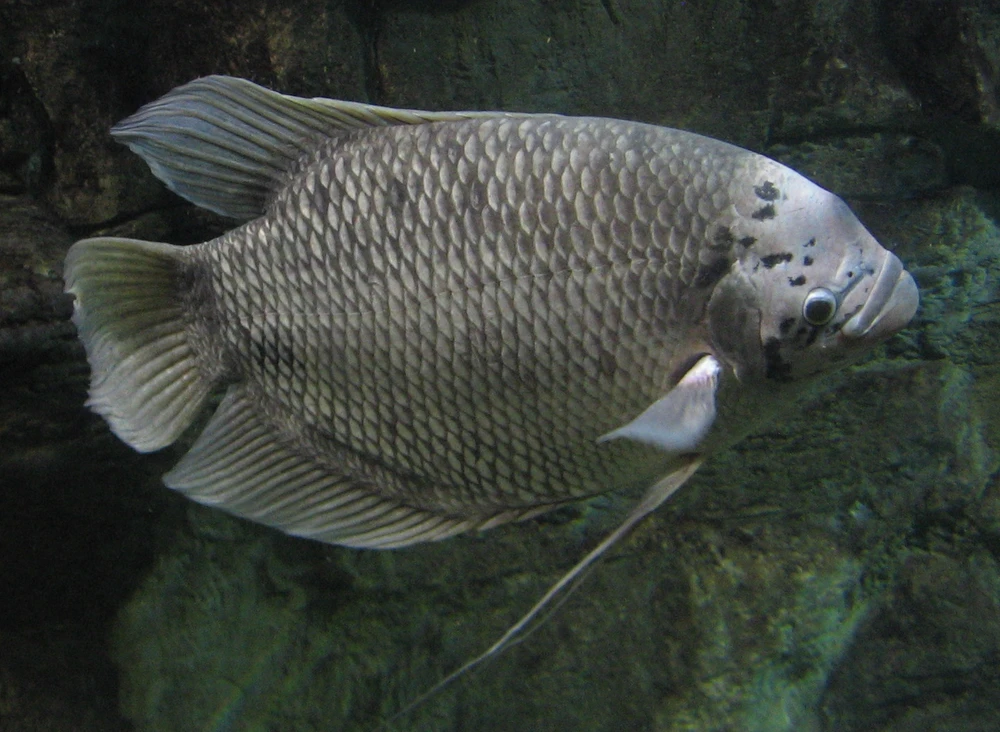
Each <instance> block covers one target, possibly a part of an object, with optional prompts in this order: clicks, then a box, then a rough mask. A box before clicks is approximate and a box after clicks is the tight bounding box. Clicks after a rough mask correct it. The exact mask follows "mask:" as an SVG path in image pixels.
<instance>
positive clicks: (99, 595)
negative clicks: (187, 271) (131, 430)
mask: <svg viewBox="0 0 1000 732" xmlns="http://www.w3.org/2000/svg"><path fill="white" fill-rule="evenodd" d="M998 70H1000V9H998V8H997V6H996V5H995V3H992V2H987V0H979V1H976V0H881V1H878V0H871V1H869V2H860V1H857V0H773V1H771V2H755V1H752V0H744V1H743V2H739V1H736V0H733V1H731V2H723V1H721V0H719V1H714V2H713V1H705V2H700V1H695V0H687V1H682V0H558V1H556V2H544V1H543V0H475V1H469V2H462V1H460V0H453V1H451V2H438V3H434V2H429V1H428V2H416V1H412V2H408V1H406V0H394V1H389V0H385V1H378V0H343V1H341V2H338V1H336V0H325V1H324V0H300V1H298V2H292V1H291V0H286V1H285V2H281V1H279V0H229V1H228V2H216V3H205V2H201V3H199V2H187V1H184V0H181V1H180V2H167V1H166V0H159V1H157V0H154V1H153V2H147V3H141V4H137V3H132V2H126V1H125V0H89V1H86V2H84V1H80V0H51V1H49V2H33V1H31V0H19V1H15V0H0V730H3V731H4V732H6V730H43V729H44V730H128V729H137V730H192V729H212V730H244V729H259V730H268V729H269V730H293V729H294V730H299V729H317V730H319V729H322V730H340V729H345V730H353V729H359V730H360V729H371V728H372V727H373V725H374V724H375V722H376V720H378V719H379V718H380V717H381V716H384V715H385V714H387V713H390V712H391V711H393V710H395V709H397V708H398V707H399V706H400V705H401V704H402V703H404V702H405V701H406V700H408V699H410V698H412V697H413V696H414V695H415V694H417V693H418V692H419V691H421V690H423V689H424V688H426V686H427V685H428V684H430V683H432V682H433V681H434V680H436V679H437V678H439V677H440V676H441V675H443V674H444V673H446V672H447V671H449V670H451V669H452V668H454V667H456V666H457V665H459V664H460V663H461V662H462V661H464V660H466V659H467V658H469V657H470V656H472V655H475V654H476V653H478V652H479V651H480V650H481V649H482V648H484V647H485V646H487V645H489V643H490V642H492V640H493V639H495V638H496V637H497V636H498V635H499V634H500V633H501V632H502V631H503V630H504V629H505V628H506V627H507V625H508V624H509V623H510V622H512V621H513V620H514V619H515V618H516V617H517V616H519V615H520V613H521V612H522V611H523V610H524V609H526V608H527V607H528V606H529V605H530V604H531V603H532V602H533V601H534V600H535V599H536V598H537V596H538V595H540V594H541V592H542V591H543V590H544V588H545V587H547V586H548V585H549V584H550V583H551V582H552V581H554V580H555V579H556V578H557V577H558V576H559V575H560V574H561V573H562V571H564V570H565V569H566V568H567V567H568V566H570V565H571V564H572V563H573V562H574V561H575V560H576V559H578V558H579V556H581V555H582V553H583V552H584V551H586V549H588V548H589V547H591V546H592V545H593V544H594V543H595V542H596V541H597V539H598V538H599V537H600V536H601V535H602V534H603V533H604V532H605V531H606V530H607V529H608V527H610V526H612V525H613V524H614V522H615V520H616V519H617V518H618V517H619V516H620V512H621V510H622V503H621V501H620V500H618V499H616V498H614V497H612V498H609V499H606V500H603V501H599V502H597V503H596V504H594V505H591V506H583V507H580V508H576V509H570V510H564V511H561V512H557V513H556V514H553V515H551V516H548V517H546V518H543V519H541V520H538V521H535V522H531V523H528V524H524V525H519V526H513V527H506V528H502V529H499V530H496V531H493V532H490V533H488V534H484V535H481V536H468V537H459V538H456V539H453V540H449V541H447V542H444V543H441V544H438V545H433V546H420V547H415V548H413V549H409V550H405V551H401V552H392V553H378V552H362V551H353V550H347V549H342V548H336V547H326V546H320V545H316V544H313V543H310V542H305V541H299V540H294V539H290V538H287V537H284V536H281V535H279V534H277V533H275V532H272V531H269V530H266V529H262V528H259V527H256V526H252V525H249V524H247V523H244V522H240V521H237V520H235V519H232V518H229V517H227V516H225V515H222V514H220V513H218V512H213V511H210V510H207V509H204V508H202V507H199V506H195V505H192V504H189V503H187V502H185V501H184V500H182V499H180V498H179V497H178V496H175V495H173V494H171V493H170V491H168V490H167V489H165V488H163V487H162V485H161V484H160V480H159V476H160V475H161V474H162V473H163V472H164V471H165V470H167V469H168V468H169V466H171V465H172V464H173V463H174V462H175V461H176V459H177V457H178V455H179V454H180V452H181V451H182V450H183V446H181V447H179V448H177V449H174V450H169V451H166V452H165V453H163V454H157V455H153V456H139V455H136V454H134V453H133V452H132V451H130V450H129V449H128V448H126V447H125V446H123V445H122V444H121V443H119V442H118V441H117V440H116V439H115V438H114V437H113V436H111V435H110V434H109V433H108V431H107V429H106V427H105V426H104V424H103V422H102V421H101V420H100V419H98V418H97V417H95V416H93V415H91V414H89V413H88V412H87V411H86V410H85V409H84V408H83V406H82V404H83V401H84V399H85V392H86V384H87V377H88V370H87V366H86V362H85V361H84V359H83V352H82V348H81V347H80V346H79V345H78V343H77V341H76V339H75V334H74V331H73V328H72V325H71V324H70V323H69V322H68V314H69V312H70V307H69V303H68V301H67V300H66V299H65V298H64V297H63V296H62V295H61V291H62V281H61V272H62V258H63V256H64V254H65V251H66V249H67V248H68V246H69V245H70V244H71V243H72V242H73V241H74V240H75V239H77V238H80V237H83V236H87V235H93V234H99V233H113V234H118V235H127V236H135V237H139V238H145V239H151V240H160V241H171V242H175V243H183V242H195V241H200V240H204V239H207V238H209V237H211V236H214V235H216V234H217V233H219V232H221V231H223V230H225V229H227V228H229V224H228V223H227V222H225V221H223V220H221V219H219V218H216V217H213V216H212V215H210V214H206V213H204V212H200V211H196V210H194V209H193V208H191V207H190V206H188V205H186V204H183V203H182V202H180V201H179V199H177V198H175V197H173V196H171V195H170V194H169V193H167V192H165V191H164V189H163V187H162V186H161V185H160V184H159V183H158V182H157V181H155V180H154V179H153V178H152V176H151V175H149V173H148V171H146V169H145V168H144V166H143V165H142V164H141V162H140V161H139V160H138V159H137V158H135V157H134V156H132V155H130V154H129V153H128V152H127V151H126V150H124V149H122V148H119V147H117V146H115V145H114V144H113V143H112V142H111V140H110V138H109V137H108V135H107V130H108V128H109V127H110V125H111V124H113V123H114V122H115V121H117V120H118V119H121V118H122V117H124V116H126V115H128V114H130V113H131V112H133V111H134V110H135V109H136V108H137V107H138V106H140V105H141V104H143V103H145V102H148V101H151V100H152V99H154V98H156V97H158V96H160V95H161V94H163V93H165V92H166V91H168V90H169V89H171V88H172V87H174V86H176V85H178V84H181V83H183V82H185V81H188V80H190V79H192V78H195V77H198V76H202V75H205V74H209V73H227V74H234V75H238V76H244V77H247V78H250V79H253V80H255V81H257V82H259V83H262V84H265V85H268V86H270V87H272V88H275V89H277V90H280V91H283V92H287V93H293V94H299V95H304V96H329V97H337V98H344V99H352V100H360V101H369V102H375V103H379V104H387V105H395V106H409V107H416V108H423V109H456V108H462V109H508V110H521V111H554V112H562V113H568V114H598V115H607V116H614V117H623V118H628V119H635V120H641V121H645V122H653V123H657V124H664V125H668V126H675V127H683V128H686V129H691V130H695V131H698V132H702V133H706V134H710V135H713V136H716V137H720V138H723V139H726V140H729V141H732V142H735V143H737V144H741V145H744V146H746V147H749V148H751V149H754V150H757V151H759V152H763V153H765V154H768V155H770V156H772V157H775V158H777V159H779V160H781V161H782V162H785V163H787V164H789V165H791V166H792V167H795V168H796V169H798V170H800V171H801V172H803V173H805V174H807V175H809V176H810V177H812V178H814V179H815V180H817V181H818V182H819V183H820V184H822V185H824V186H826V187H828V188H830V189H831V190H834V191H836V192H838V193H840V194H841V195H843V196H844V197H845V198H846V199H847V200H848V201H849V202H850V203H851V205H852V207H853V208H854V210H855V211H856V212H857V213H858V215H859V217H860V218H861V219H862V220H863V221H864V222H865V224H866V225H867V226H868V227H869V228H870V229H871V230H872V232H873V233H874V234H875V235H876V237H877V238H878V239H879V240H880V241H882V242H883V244H885V245H886V246H888V247H889V248H891V249H893V250H894V251H895V252H896V253H897V254H898V255H899V256H900V257H901V258H902V259H903V260H904V262H905V263H906V265H907V267H908V269H910V271H911V272H913V273H914V275H915V277H916V278H917V280H918V283H919V285H920V287H921V295H922V305H921V310H920V312H919V313H918V315H917V318H916V319H915V321H914V323H913V324H912V325H911V327H910V328H908V329H907V330H906V331H905V332H904V333H903V334H901V335H899V336H897V337H896V338H895V339H893V340H892V341H891V342H890V343H888V344H887V345H886V346H884V347H883V348H882V349H880V351H879V352H878V353H877V354H876V355H875V357H874V358H873V359H871V360H870V361H868V362H866V363H864V364H862V365H860V366H858V367H856V368H854V369H853V370H851V371H849V372H847V373H843V374H839V375H837V376H835V377H833V378H831V380H830V391H828V392H827V393H825V394H824V395H822V396H820V397H819V398H818V399H817V400H815V401H814V402H811V403H809V404H807V405H803V406H802V407H800V408H797V409H795V410H793V412H792V413H791V414H790V415H789V416H788V417H787V418H785V419H783V420H781V421H780V422H779V423H776V424H775V425H774V426H773V427H772V428H771V429H769V430H768V431H767V432H766V433H765V434H762V435H760V436H757V437H754V438H751V439H749V440H747V441H745V442H744V443H743V444H741V445H740V446H739V447H738V448H737V449H735V450H733V451H731V452H730V453H728V454H726V455H723V456H720V457H719V458H718V459H716V460H714V461H713V462H712V463H711V464H709V465H707V466H706V467H705V468H704V469H703V470H702V471H701V472H700V473H699V475H698V476H697V477H696V480H694V481H693V482H692V483H691V484H690V485H688V486H686V487H685V489H684V490H683V491H682V493H681V494H680V495H679V496H678V497H677V498H676V500H674V501H673V502H672V503H670V504H669V505H668V506H666V507H665V508H664V509H662V510H661V511H660V512H659V513H658V515H657V516H656V517H655V518H654V519H653V520H652V521H651V522H649V524H648V525H646V526H644V527H643V528H642V529H641V530H640V531H639V532H637V533H636V535H635V536H633V537H632V538H631V539H630V540H629V541H628V542H627V543H626V544H625V545H623V546H621V547H620V548H618V549H617V550H616V551H615V553H614V555H613V556H612V557H611V558H610V559H609V560H608V561H606V562H604V564H603V565H602V566H601V567H600V568H599V569H598V571H596V572H594V573H593V574H592V575H591V577H589V578H588V581H587V582H586V584H585V585H584V586H583V587H582V588H581V589H580V590H579V591H578V592H577V593H576V594H575V595H574V596H573V598H572V599H571V600H569V601H568V602H567V603H566V604H565V605H564V606H563V607H562V608H561V610H560V612H559V613H558V614H557V615H556V616H555V617H554V618H553V619H552V620H551V621H550V622H549V623H548V624H547V625H546V626H544V627H543V628H542V629H541V630H539V631H538V632H537V633H535V634H534V635H532V636H531V638H530V639H529V640H528V641H526V642H525V643H523V644H521V645H519V646H518V647H516V648H515V649H513V650H512V651H510V652H509V653H508V654H507V655H505V656H504V657H502V658H501V659H499V660H498V661H496V662H494V663H491V664H490V665H489V666H487V667H485V668H483V669H481V670H480V671H479V672H477V673H476V674H475V675H474V676H472V677H470V678H468V679H466V680H465V681H463V682H460V683H459V684H457V685H456V686H454V687H453V688H451V689H449V690H448V691H446V692H444V693H443V694H442V695H440V696H439V697H437V698H435V699H434V700H432V701H431V702H430V703H428V704H427V705H426V706H424V707H422V708H421V709H419V710H418V711H417V712H416V713H415V714H414V715H412V716H410V717H408V718H406V719H404V720H402V721H400V723H399V725H398V729H405V730H622V729H630V730H631V729H636V730H755V731H756V730H760V731H761V732H764V731H771V730H775V731H777V730H824V731H826V730H849V731H853V730H859V731H860V730H883V731H885V732H890V731H891V732H903V731H909V730H983V731H984V732H985V731H987V730H996V729H998V728H1000V722H998V721H997V720H998V719H1000V683H998V682H1000V666H998V665H997V659H998V657H1000V566H998V563H997V555H998V552H1000V485H998V480H997V469H998V461H997V454H996V448H997V445H998V444H1000V443H998V433H1000V404H998V397H997V394H998V386H1000V372H998V368H997V365H996V363H997V354H998V352H1000V327H998V324H997V318H998V314H1000V311H998V304H997V303H998V300H1000V294H998V286H997V274H996V273H997V271H998V261H997V260H998V258H1000V231H998V228H997V220H998V215H1000V198H998V193H997V183H998V181H1000V173H998V171H1000V105H998V97H997V83H998V78H1000V77H998Z"/></svg>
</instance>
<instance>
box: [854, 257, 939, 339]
mask: <svg viewBox="0 0 1000 732" xmlns="http://www.w3.org/2000/svg"><path fill="white" fill-rule="evenodd" d="M919 303H920V295H919V294H918V292H917V283H916V282H914V281H913V277H912V276H911V275H910V273H909V272H907V271H906V270H905V269H903V263H902V262H900V261H899V257H897V256H896V255H895V254H893V253H892V252H886V256H885V259H884V260H883V262H882V269H881V270H880V271H879V273H878V275H877V276H876V278H875V284H874V285H873V286H872V290H871V292H870V293H869V294H868V299H867V300H865V303H864V305H862V306H861V310H859V311H858V312H857V313H855V314H854V315H853V316H852V317H851V318H850V319H849V320H848V321H847V322H846V323H844V327H843V328H842V329H841V331H840V332H841V335H843V336H844V337H845V338H849V339H850V340H852V341H863V342H865V343H872V342H877V341H881V340H884V339H885V338H888V337H889V336H891V335H893V334H894V333H896V332H898V331H899V330H901V329H902V328H904V327H905V326H906V324H907V323H909V322H910V320H911V318H913V315H914V313H916V312H917V305H918V304H919Z"/></svg>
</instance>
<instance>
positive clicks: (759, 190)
mask: <svg viewBox="0 0 1000 732" xmlns="http://www.w3.org/2000/svg"><path fill="white" fill-rule="evenodd" d="M753 192H754V193H756V194H757V198H759V199H760V200H762V201H776V200H778V195H779V194H780V193H781V191H779V190H778V189H777V188H775V187H774V183H772V182H771V181H769V180H766V181H764V182H763V183H762V184H761V185H759V186H754V187H753Z"/></svg>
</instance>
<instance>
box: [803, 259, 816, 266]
mask: <svg viewBox="0 0 1000 732" xmlns="http://www.w3.org/2000/svg"><path fill="white" fill-rule="evenodd" d="M812 263H813V258H812V257H803V258H802V264H804V265H805V266H806V267H808V266H809V265H810V264H812Z"/></svg>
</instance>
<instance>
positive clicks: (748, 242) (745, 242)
mask: <svg viewBox="0 0 1000 732" xmlns="http://www.w3.org/2000/svg"><path fill="white" fill-rule="evenodd" d="M756 243H757V239H756V237H753V236H744V237H743V238H742V239H740V246H741V247H748V248H749V247H752V246H753V245H754V244H756Z"/></svg>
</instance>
